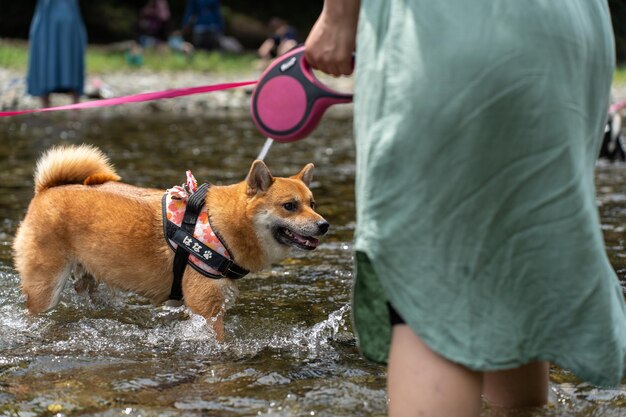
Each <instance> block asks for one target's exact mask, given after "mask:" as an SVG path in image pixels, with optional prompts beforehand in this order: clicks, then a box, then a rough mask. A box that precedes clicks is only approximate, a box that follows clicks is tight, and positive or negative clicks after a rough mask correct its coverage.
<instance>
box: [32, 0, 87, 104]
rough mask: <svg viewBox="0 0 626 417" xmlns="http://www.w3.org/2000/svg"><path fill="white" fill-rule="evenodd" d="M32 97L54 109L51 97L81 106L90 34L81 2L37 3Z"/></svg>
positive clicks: (48, 0) (39, 0)
mask: <svg viewBox="0 0 626 417" xmlns="http://www.w3.org/2000/svg"><path fill="white" fill-rule="evenodd" d="M29 42H30V44H29V58H28V75H27V84H28V89H27V92H28V94H30V95H32V96H36V97H41V103H42V106H43V107H49V106H50V94H52V93H65V94H70V95H71V96H72V101H73V102H74V103H78V101H79V99H80V96H81V95H82V94H83V87H84V82H85V49H86V47H87V33H86V31H85V25H84V23H83V19H82V16H81V13H80V9H79V7H78V1H77V0H37V6H36V8H35V14H34V15H33V20H32V21H31V25H30V32H29Z"/></svg>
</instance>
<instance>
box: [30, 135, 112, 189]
mask: <svg viewBox="0 0 626 417" xmlns="http://www.w3.org/2000/svg"><path fill="white" fill-rule="evenodd" d="M120 179H121V177H120V176H119V175H117V173H116V172H115V168H113V165H111V163H110V162H109V158H108V157H107V156H106V155H105V154H104V153H102V151H101V150H100V149H98V148H96V147H95V146H91V145H85V144H83V145H79V146H76V145H71V146H55V147H54V148H51V149H49V150H48V151H47V152H46V153H45V154H43V156H42V157H41V158H40V159H39V161H37V168H35V194H37V193H39V192H41V191H43V190H45V189H47V188H52V187H56V186H59V185H64V184H85V185H93V184H103V183H105V182H107V181H119V180H120Z"/></svg>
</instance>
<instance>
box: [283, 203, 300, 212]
mask: <svg viewBox="0 0 626 417" xmlns="http://www.w3.org/2000/svg"><path fill="white" fill-rule="evenodd" d="M283 208H284V209H285V210H287V211H296V209H297V208H298V205H297V204H296V203H294V202H292V201H290V202H289V203H285V204H283Z"/></svg>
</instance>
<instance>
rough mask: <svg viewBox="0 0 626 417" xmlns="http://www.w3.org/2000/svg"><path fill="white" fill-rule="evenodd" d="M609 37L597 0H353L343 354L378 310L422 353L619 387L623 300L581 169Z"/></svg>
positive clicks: (610, 61) (593, 138)
mask: <svg viewBox="0 0 626 417" xmlns="http://www.w3.org/2000/svg"><path fill="white" fill-rule="evenodd" d="M613 51H614V45H613V38H612V31H611V23H610V18H609V14H608V7H607V4H606V1H605V0H567V1H559V2H555V1H553V0H526V1H519V0H490V1H478V0H446V1H432V0H385V1H380V0H362V4H361V12H360V17H359V28H358V34H357V54H356V56H357V60H356V72H355V73H356V85H355V91H356V94H355V137H356V147H357V175H356V177H357V178H356V199H357V226H356V236H355V249H356V251H357V255H356V259H357V262H356V264H357V266H356V279H355V286H354V294H353V296H354V303H353V307H354V308H353V322H354V325H355V329H356V332H357V336H358V342H359V346H360V348H361V350H362V352H363V353H364V355H365V356H366V357H368V358H370V359H372V360H375V361H379V362H385V361H386V359H387V355H388V350H389V341H390V333H391V327H390V323H389V311H388V308H387V303H390V304H391V305H392V306H393V308H394V309H395V310H396V311H398V313H399V314H400V315H401V316H402V317H403V318H404V320H405V321H406V322H407V324H408V325H409V326H410V327H411V328H412V329H413V330H414V331H415V333H416V334H417V335H419V336H420V338H421V339H422V340H423V341H424V342H425V343H426V344H427V345H429V346H430V347H431V348H432V349H433V350H434V351H436V352H438V353H439V354H441V355H443V356H444V357H446V358H448V359H449V360H451V361H454V362H457V363H460V364H462V365H465V366H467V367H469V368H471V369H475V370H482V371H493V370H500V369H507V368H513V367H517V366H520V365H522V364H525V363H528V362H531V361H538V360H547V361H551V362H553V363H555V364H557V365H559V366H561V367H563V368H566V369H569V370H571V371H573V372H574V373H575V374H576V375H578V376H579V377H580V378H582V379H584V380H586V381H589V382H591V383H593V384H597V385H614V384H618V383H619V381H620V378H621V377H622V375H623V371H624V360H625V355H626V309H625V306H624V295H623V292H622V289H621V287H620V285H619V282H618V280H617V278H616V275H615V273H614V271H613V269H612V267H611V265H610V263H609V261H608V259H607V256H606V252H605V248H604V242H603V236H602V233H601V228H600V221H599V216H598V210H597V207H596V200H595V188H594V175H593V174H594V165H595V161H596V156H597V154H598V150H599V146H600V140H601V136H602V132H603V126H604V123H605V121H606V117H607V108H608V101H609V91H610V84H611V79H612V73H613V68H614V52H613Z"/></svg>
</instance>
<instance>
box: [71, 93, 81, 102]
mask: <svg viewBox="0 0 626 417" xmlns="http://www.w3.org/2000/svg"><path fill="white" fill-rule="evenodd" d="M71 96H72V102H73V103H74V104H77V103H80V95H78V93H77V92H76V91H72V92H71Z"/></svg>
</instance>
